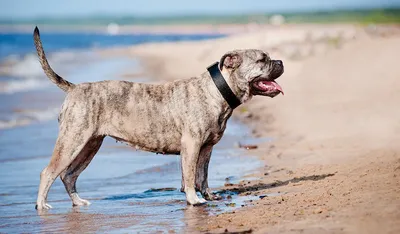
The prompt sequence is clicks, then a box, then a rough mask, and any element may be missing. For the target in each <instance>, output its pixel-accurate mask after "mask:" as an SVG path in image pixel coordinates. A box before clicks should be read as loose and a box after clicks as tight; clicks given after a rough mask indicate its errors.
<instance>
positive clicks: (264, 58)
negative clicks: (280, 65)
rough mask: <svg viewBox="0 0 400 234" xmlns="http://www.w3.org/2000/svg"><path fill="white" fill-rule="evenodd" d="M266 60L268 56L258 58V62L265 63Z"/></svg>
mask: <svg viewBox="0 0 400 234" xmlns="http://www.w3.org/2000/svg"><path fill="white" fill-rule="evenodd" d="M266 60H267V59H266V57H263V58H262V59H259V60H257V61H256V63H265V61H266Z"/></svg>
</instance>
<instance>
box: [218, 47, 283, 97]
mask: <svg viewBox="0 0 400 234" xmlns="http://www.w3.org/2000/svg"><path fill="white" fill-rule="evenodd" d="M219 66H220V70H221V71H224V70H225V69H226V70H225V71H224V72H223V73H225V74H226V73H228V74H229V77H230V79H231V81H232V82H233V83H234V85H235V86H237V88H238V89H239V90H240V91H241V92H244V93H245V94H247V96H249V97H250V96H252V95H263V96H268V97H275V96H276V95H278V94H279V93H282V94H283V90H282V88H281V86H279V85H278V84H277V83H276V82H275V79H276V78H278V77H279V76H281V75H282V74H283V70H284V69H283V63H282V61H281V60H272V59H271V58H270V57H269V55H268V54H267V53H265V52H263V51H261V50H235V51H231V52H228V53H226V54H225V55H224V56H222V58H221V61H220V64H219Z"/></svg>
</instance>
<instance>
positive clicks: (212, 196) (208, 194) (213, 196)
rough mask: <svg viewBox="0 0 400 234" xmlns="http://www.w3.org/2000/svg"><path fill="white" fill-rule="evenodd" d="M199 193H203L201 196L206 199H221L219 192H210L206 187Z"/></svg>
mask: <svg viewBox="0 0 400 234" xmlns="http://www.w3.org/2000/svg"><path fill="white" fill-rule="evenodd" d="M201 195H203V197H204V198H205V199H206V200H208V201H214V200H221V199H222V197H221V196H220V195H219V194H214V193H212V192H211V190H210V189H207V190H206V191H205V192H203V193H202V194H201Z"/></svg>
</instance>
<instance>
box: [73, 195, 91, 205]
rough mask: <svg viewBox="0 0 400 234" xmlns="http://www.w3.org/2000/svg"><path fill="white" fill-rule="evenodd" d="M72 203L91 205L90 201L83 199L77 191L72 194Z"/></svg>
mask: <svg viewBox="0 0 400 234" xmlns="http://www.w3.org/2000/svg"><path fill="white" fill-rule="evenodd" d="M71 198H72V205H73V206H89V205H90V202H89V201H88V200H85V199H82V198H80V197H79V195H78V194H77V193H73V194H71Z"/></svg>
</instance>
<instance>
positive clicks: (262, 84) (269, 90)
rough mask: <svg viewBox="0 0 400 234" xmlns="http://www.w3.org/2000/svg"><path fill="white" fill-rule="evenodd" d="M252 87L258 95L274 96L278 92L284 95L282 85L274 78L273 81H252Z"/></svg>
mask: <svg viewBox="0 0 400 234" xmlns="http://www.w3.org/2000/svg"><path fill="white" fill-rule="evenodd" d="M253 89H254V93H255V94H258V95H264V96H269V97H275V96H276V95H278V94H279V93H282V95H284V93H283V89H282V87H281V86H280V85H279V84H278V83H276V82H275V81H274V80H273V81H267V80H259V81H256V82H253Z"/></svg>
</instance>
